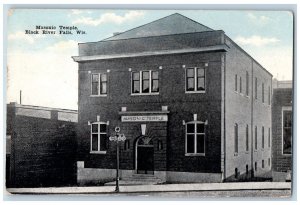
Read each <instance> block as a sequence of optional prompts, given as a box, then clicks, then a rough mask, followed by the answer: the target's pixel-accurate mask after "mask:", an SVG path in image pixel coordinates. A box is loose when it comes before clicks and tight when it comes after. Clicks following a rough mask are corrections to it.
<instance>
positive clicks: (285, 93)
mask: <svg viewBox="0 0 300 205" xmlns="http://www.w3.org/2000/svg"><path fill="white" fill-rule="evenodd" d="M292 97H293V95H292V88H278V89H274V92H273V105H272V106H273V108H272V109H273V110H272V123H273V141H272V146H273V150H272V155H273V160H272V168H273V171H276V172H287V171H288V170H291V169H292V155H283V154H282V108H283V107H291V106H292Z"/></svg>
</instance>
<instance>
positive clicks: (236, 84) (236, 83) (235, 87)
mask: <svg viewBox="0 0 300 205" xmlns="http://www.w3.org/2000/svg"><path fill="white" fill-rule="evenodd" d="M237 90H238V77H237V74H235V77H234V91H235V92H237Z"/></svg>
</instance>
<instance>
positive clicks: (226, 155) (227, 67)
mask: <svg viewBox="0 0 300 205" xmlns="http://www.w3.org/2000/svg"><path fill="white" fill-rule="evenodd" d="M73 59H74V61H76V62H78V66H79V70H78V81H79V102H78V105H79V107H78V112H79V121H78V124H79V126H78V127H79V129H78V135H77V143H78V149H77V150H78V156H77V160H78V162H77V166H78V170H77V180H78V182H79V183H86V182H92V181H94V182H95V181H101V180H102V181H105V180H109V179H113V178H115V169H116V144H115V143H114V142H111V141H109V140H108V138H109V136H113V135H114V133H115V132H114V128H115V127H116V126H120V128H121V133H123V134H124V135H125V136H126V141H125V142H122V143H121V147H120V169H121V177H130V176H132V175H136V174H148V175H154V176H155V177H157V178H159V179H161V180H162V181H166V182H222V181H224V180H240V179H244V178H249V177H251V174H252V176H263V175H264V174H265V173H267V172H269V171H270V170H271V144H272V143H271V134H272V133H271V131H272V128H271V90H272V75H271V74H270V73H269V72H268V71H267V70H266V69H265V68H263V67H262V66H261V65H260V64H259V63H258V62H257V61H256V60H255V59H253V58H252V57H251V56H250V55H249V54H247V53H246V52H245V51H244V50H243V49H242V48H240V47H239V46H238V45H237V44H236V43H235V42H234V41H233V40H231V39H230V38H229V37H228V36H227V35H226V34H225V33H224V31H222V30H213V29H211V28H208V27H206V26H204V25H202V24H200V23H198V22H195V21H193V20H191V19H189V18H187V17H185V16H182V15H180V14H177V13H176V14H173V15H170V16H167V17H165V18H162V19H159V20H157V21H153V22H151V23H148V24H146V25H143V26H140V27H137V28H134V29H131V30H128V31H125V32H123V33H118V34H117V35H114V36H112V37H110V38H108V39H104V40H102V41H99V42H91V43H80V44H79V56H74V57H73Z"/></svg>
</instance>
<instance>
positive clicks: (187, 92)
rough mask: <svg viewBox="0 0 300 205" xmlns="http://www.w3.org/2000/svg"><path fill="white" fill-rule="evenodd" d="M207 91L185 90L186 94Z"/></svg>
mask: <svg viewBox="0 0 300 205" xmlns="http://www.w3.org/2000/svg"><path fill="white" fill-rule="evenodd" d="M205 92H206V91H205V90H203V91H185V93H186V94H190V93H205Z"/></svg>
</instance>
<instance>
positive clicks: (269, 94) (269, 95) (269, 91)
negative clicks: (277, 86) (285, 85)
mask: <svg viewBox="0 0 300 205" xmlns="http://www.w3.org/2000/svg"><path fill="white" fill-rule="evenodd" d="M268 105H271V88H270V86H269V87H268Z"/></svg>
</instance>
